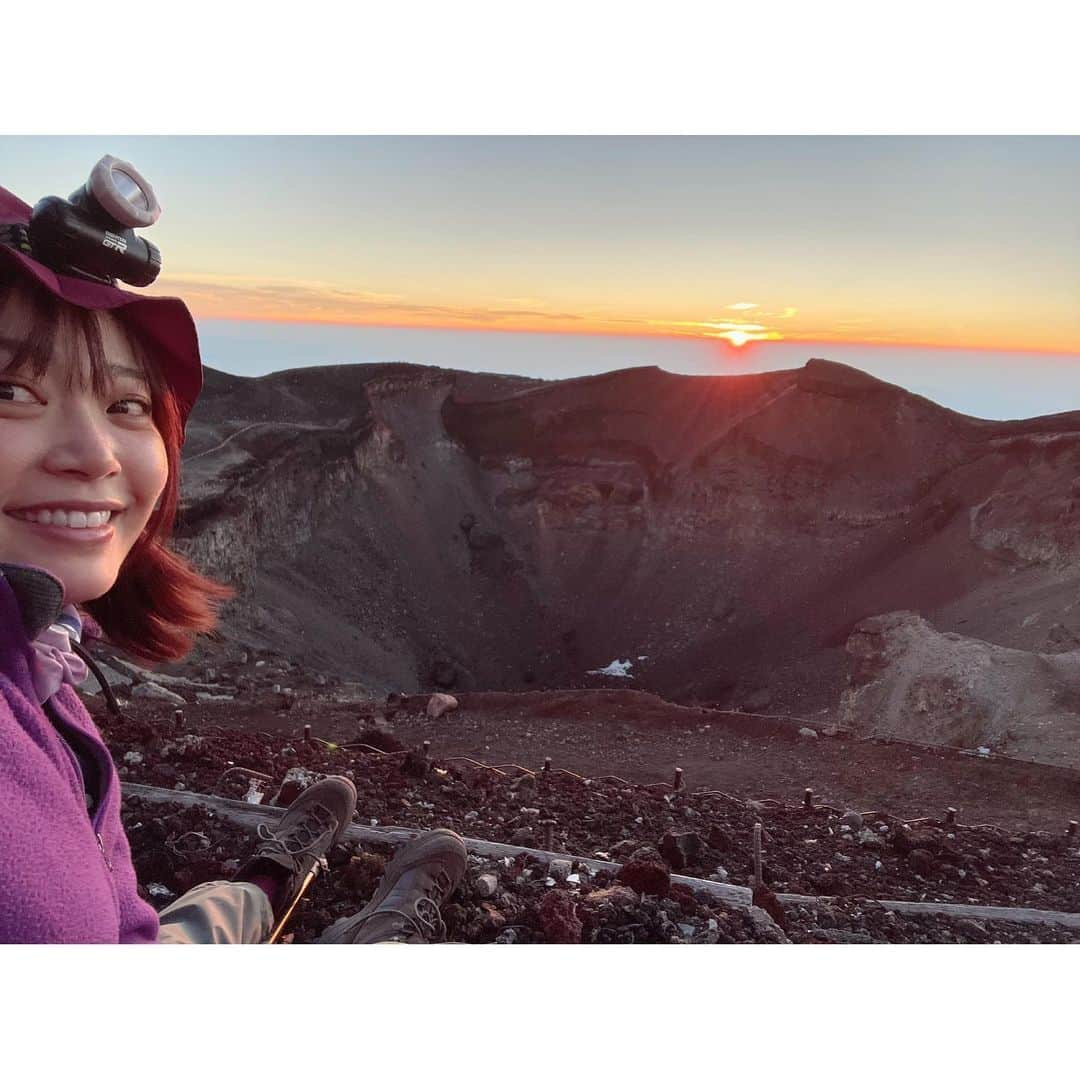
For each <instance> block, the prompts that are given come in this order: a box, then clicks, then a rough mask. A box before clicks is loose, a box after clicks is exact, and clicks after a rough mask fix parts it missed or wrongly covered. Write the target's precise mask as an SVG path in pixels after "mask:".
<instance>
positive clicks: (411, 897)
mask: <svg viewBox="0 0 1080 1080" xmlns="http://www.w3.org/2000/svg"><path fill="white" fill-rule="evenodd" d="M466 864H467V859H466V855H465V844H464V842H463V841H462V839H461V837H460V836H458V834H457V833H456V832H451V830H450V829H433V830H432V831H431V832H426V833H423V834H422V835H420V836H418V837H416V839H415V840H410V841H409V843H407V844H406V845H405V846H404V847H403V848H401V849H400V850H399V851H398V852H397V854H396V855H395V856H394V858H393V859H392V860H391V862H390V865H389V866H388V867H387V868H386V870H385V872H384V873H383V877H382V881H380V882H379V887H378V889H376V890H375V895H374V896H373V897H372V898H371V900H370V901H369V902H368V904H367V906H366V907H364V908H361V909H360V911H358V912H357V913H356V914H355V915H350V916H349V917H348V918H345V919H338V921H337V922H336V923H334V924H333V925H332V926H330V927H329V928H328V929H327V930H326V931H325V932H324V933H323V935H322V937H321V938H319V941H320V943H321V944H324V945H374V944H375V943H376V942H380V941H401V942H410V943H419V942H425V941H442V940H444V939H445V937H446V924H445V923H444V922H443V920H442V913H441V912H440V911H439V908H440V907H441V906H442V905H443V904H444V903H446V901H447V899H448V898H449V896H450V894H451V893H452V892H453V891H454V890H455V889H456V888H457V887H458V885H460V884H461V879H462V878H463V877H464V876H465V867H466Z"/></svg>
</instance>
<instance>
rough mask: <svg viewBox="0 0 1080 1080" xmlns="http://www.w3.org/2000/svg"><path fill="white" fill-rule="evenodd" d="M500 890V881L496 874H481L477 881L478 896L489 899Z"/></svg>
mask: <svg viewBox="0 0 1080 1080" xmlns="http://www.w3.org/2000/svg"><path fill="white" fill-rule="evenodd" d="M498 889H499V879H498V877H497V876H496V875H495V874H481V875H480V876H479V877H478V878H477V879H476V895H477V896H479V897H481V898H483V899H487V897H489V896H494V895H495V893H496V892H498Z"/></svg>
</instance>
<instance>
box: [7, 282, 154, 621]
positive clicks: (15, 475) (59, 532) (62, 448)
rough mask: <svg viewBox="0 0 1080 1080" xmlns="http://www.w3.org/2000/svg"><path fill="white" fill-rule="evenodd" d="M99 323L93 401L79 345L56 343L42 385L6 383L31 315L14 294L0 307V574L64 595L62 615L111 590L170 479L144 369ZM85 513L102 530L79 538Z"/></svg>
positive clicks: (108, 320) (112, 323)
mask: <svg viewBox="0 0 1080 1080" xmlns="http://www.w3.org/2000/svg"><path fill="white" fill-rule="evenodd" d="M98 317H99V325H100V327H101V338H102V344H103V346H104V351H105V357H106V360H107V363H108V364H109V365H110V367H113V370H112V373H111V376H110V378H109V379H108V380H107V381H106V382H107V386H106V392H105V393H103V394H101V395H98V394H96V393H95V392H94V390H93V387H92V382H91V379H90V360H89V352H88V348H87V345H86V342H85V341H84V340H83V339H82V337H81V335H76V336H75V340H74V341H71V340H68V341H64V340H62V337H63V335H61V334H57V340H56V351H55V352H54V355H53V357H52V358H51V361H50V364H49V367H48V369H47V370H46V373H45V375H44V376H43V377H41V378H40V379H36V378H34V377H33V376H32V375H30V374H28V373H27V372H20V373H18V374H7V373H6V372H5V368H6V367H7V366H8V364H9V363H10V361H11V359H12V358H13V356H14V355H15V351H16V349H17V348H18V346H19V344H20V343H21V342H22V341H24V340H25V339H26V338H27V337H28V336H29V332H30V327H31V319H32V312H31V305H30V301H29V298H28V297H27V295H26V293H25V292H23V291H22V290H21V289H19V288H16V289H15V290H13V291H11V292H9V293H8V295H7V296H6V297H5V298H3V300H2V302H0V562H13V563H29V564H32V565H34V566H40V567H42V568H43V569H45V570H48V571H49V572H50V573H52V574H54V575H55V576H56V577H58V578H59V579H60V580H61V581H62V582H63V583H64V601H65V603H70V604H81V603H85V602H86V601H88V600H94V599H96V598H97V597H99V596H102V595H104V594H105V593H106V592H108V591H109V589H111V588H112V586H113V585H114V584H115V582H116V579H117V575H118V574H119V572H120V566H121V564H122V563H123V561H124V559H125V558H126V556H127V554H128V552H129V551H130V550H131V548H132V547H133V546H134V544H135V541H136V540H137V539H138V538H139V534H140V533H141V532H142V531H143V529H144V528H145V527H146V523H147V521H148V520H149V518H150V515H151V513H152V512H153V509H154V504H155V502H156V501H157V499H158V497H159V496H160V495H161V493H162V491H163V490H164V488H165V483H166V480H167V479H168V461H167V458H166V455H165V444H164V442H163V440H162V438H161V435H160V434H159V433H158V430H157V428H156V427H155V426H154V423H153V420H152V417H151V409H150V400H151V398H150V390H149V387H148V386H147V385H146V384H145V383H144V382H143V380H142V368H141V365H140V363H139V362H138V360H137V359H136V357H135V356H134V355H133V353H132V350H131V347H130V345H129V344H128V340H127V337H126V335H125V334H124V332H123V329H122V328H121V326H120V325H119V324H118V323H117V322H116V320H115V318H114V317H113V316H112V315H110V314H108V313H107V312H100V313H99V315H98ZM69 369H74V371H73V374H74V376H75V377H74V378H73V379H71V380H70V381H71V385H70V387H69V386H68V385H67V384H68V381H69V380H68V371H69ZM79 504H84V505H83V506H82V507H80V506H79ZM85 504H91V505H92V506H93V505H99V504H100V505H104V506H107V507H109V508H112V509H113V512H112V514H111V515H110V516H109V518H108V519H107V520H106V521H105V523H104V524H103V525H98V526H97V527H87V528H79V527H76V526H79V525H83V524H86V523H87V517H89V521H90V522H91V523H92V522H94V521H95V520H98V519H100V517H101V515H98V518H95V517H94V515H93V514H87V511H86V507H85ZM46 510H47V511H49V513H48V514H44V513H43V511H46ZM31 517H34V518H37V519H38V520H36V521H34V520H30V518H31Z"/></svg>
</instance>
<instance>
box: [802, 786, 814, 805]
mask: <svg viewBox="0 0 1080 1080" xmlns="http://www.w3.org/2000/svg"><path fill="white" fill-rule="evenodd" d="M802 805H803V809H804V810H812V809H813V808H814V793H813V791H812V790H811V789H810V788H807V789H806V790H805V791H804V792H803V795H802Z"/></svg>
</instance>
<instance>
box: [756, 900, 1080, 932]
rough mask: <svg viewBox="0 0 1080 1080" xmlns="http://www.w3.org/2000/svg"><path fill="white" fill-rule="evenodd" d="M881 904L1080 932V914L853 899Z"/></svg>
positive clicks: (790, 903) (909, 911)
mask: <svg viewBox="0 0 1080 1080" xmlns="http://www.w3.org/2000/svg"><path fill="white" fill-rule="evenodd" d="M777 899H778V900H779V901H780V903H781V904H783V905H784V906H785V907H794V906H796V905H800V904H801V905H803V906H810V907H816V906H818V905H820V904H827V903H829V902H830V901H831V900H835V899H844V898H843V897H840V898H838V897H829V896H799V895H798V894H796V893H780V894H779V895H778V896H777ZM851 899H853V900H866V901H868V902H870V903H873V904H878V905H880V906H881V907H883V908H888V909H889V910H890V911H895V912H896V913H897V915H945V916H947V917H948V918H952V919H999V920H1001V921H1002V922H1016V923H1036V924H1039V925H1042V926H1065V927H1068V928H1070V929H1073V930H1080V912H1075V911H1043V910H1042V909H1040V908H1018V907H993V906H991V905H989V904H987V905H982V904H937V903H923V902H919V901H914V900H878V899H877V898H875V897H851Z"/></svg>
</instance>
